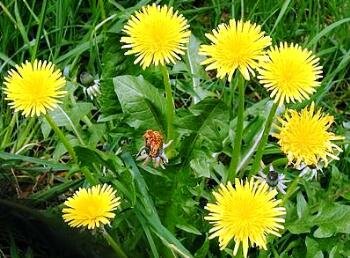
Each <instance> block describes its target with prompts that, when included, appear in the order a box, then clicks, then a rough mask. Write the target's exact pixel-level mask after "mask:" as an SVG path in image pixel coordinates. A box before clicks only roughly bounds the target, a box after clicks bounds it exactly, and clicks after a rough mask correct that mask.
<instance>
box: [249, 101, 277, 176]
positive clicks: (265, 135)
mask: <svg viewBox="0 0 350 258" xmlns="http://www.w3.org/2000/svg"><path fill="white" fill-rule="evenodd" d="M277 107H278V104H277V103H273V105H272V107H271V109H270V113H269V115H268V117H267V121H266V123H265V128H264V132H263V135H262V137H261V140H260V142H259V145H258V148H257V151H256V155H255V159H254V161H253V165H252V168H251V169H250V173H249V175H250V176H253V175H255V174H256V173H257V172H258V171H259V168H260V161H261V158H262V156H263V153H264V149H265V145H266V142H267V138H268V136H269V133H270V130H271V125H272V122H273V118H274V117H275V113H276V110H277Z"/></svg>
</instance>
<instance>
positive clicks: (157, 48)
mask: <svg viewBox="0 0 350 258" xmlns="http://www.w3.org/2000/svg"><path fill="white" fill-rule="evenodd" d="M188 28H189V25H188V23H187V20H186V19H185V18H184V17H183V16H182V15H181V14H178V12H177V11H175V12H174V10H173V8H172V7H168V6H166V5H164V6H162V7H161V6H158V5H156V4H153V5H148V6H145V7H143V8H142V10H141V11H138V12H136V13H135V14H134V15H132V16H131V18H130V19H129V20H128V22H127V24H126V25H125V26H124V28H123V32H125V33H126V34H127V36H125V37H122V38H121V42H122V43H125V45H124V46H123V47H122V48H127V49H129V50H128V51H127V52H126V53H125V54H126V55H132V54H135V55H136V56H137V58H136V60H135V64H137V63H140V64H141V66H142V68H143V69H145V68H146V67H148V66H150V65H151V64H152V63H153V64H155V65H158V64H162V65H164V64H165V63H167V64H168V63H170V62H172V63H174V64H175V62H176V59H178V60H180V55H184V54H185V52H184V50H185V49H186V46H185V45H186V44H187V43H188V41H189V36H190V34H191V32H190V31H189V30H188Z"/></svg>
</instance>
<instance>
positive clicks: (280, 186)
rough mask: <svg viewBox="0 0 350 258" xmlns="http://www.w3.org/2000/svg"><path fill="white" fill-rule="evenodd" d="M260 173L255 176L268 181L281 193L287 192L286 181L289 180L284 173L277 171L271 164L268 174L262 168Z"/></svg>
mask: <svg viewBox="0 0 350 258" xmlns="http://www.w3.org/2000/svg"><path fill="white" fill-rule="evenodd" d="M258 174H259V175H258V176H254V177H255V178H256V179H258V180H260V181H262V182H266V183H267V184H268V185H269V186H270V187H271V188H277V190H278V191H279V192H280V193H282V194H286V191H285V189H286V188H287V186H286V183H288V182H289V180H286V179H285V178H286V177H285V175H284V174H280V173H278V172H276V171H275V170H274V168H273V166H272V165H270V169H269V172H268V173H267V174H265V173H264V172H263V171H262V170H260V171H259V173H258Z"/></svg>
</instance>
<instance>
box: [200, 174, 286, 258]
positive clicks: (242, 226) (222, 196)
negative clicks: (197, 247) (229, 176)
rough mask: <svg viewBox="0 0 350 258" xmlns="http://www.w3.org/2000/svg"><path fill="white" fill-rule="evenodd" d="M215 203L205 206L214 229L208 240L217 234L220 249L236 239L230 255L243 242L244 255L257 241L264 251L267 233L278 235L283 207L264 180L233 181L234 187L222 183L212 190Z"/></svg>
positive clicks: (283, 213) (284, 211)
mask: <svg viewBox="0 0 350 258" xmlns="http://www.w3.org/2000/svg"><path fill="white" fill-rule="evenodd" d="M213 194H214V197H215V199H216V203H209V204H208V205H207V206H206V207H205V208H206V209H207V210H209V212H210V213H209V215H208V216H207V217H205V219H206V220H208V221H209V222H210V223H211V224H213V225H214V226H213V228H212V229H211V230H210V231H209V233H211V235H210V237H209V238H210V239H212V238H215V237H219V244H220V249H224V248H225V247H226V246H227V245H228V243H229V242H230V241H231V239H234V241H235V247H234V251H233V255H236V254H237V252H238V248H239V246H240V244H241V243H242V246H243V254H244V257H247V253H248V247H249V245H251V246H252V245H253V244H256V245H257V246H258V247H261V248H263V249H265V250H266V235H267V234H273V235H276V236H281V235H280V233H279V232H278V231H279V230H281V229H283V228H284V227H283V223H284V215H285V213H286V210H285V208H284V207H280V206H279V204H280V203H281V200H276V199H274V197H275V196H276V195H277V191H276V190H274V189H273V190H269V186H268V185H267V184H266V183H265V182H259V181H255V180H254V178H252V179H251V180H250V182H249V181H246V182H245V183H244V182H242V181H240V180H239V179H236V180H235V187H233V186H232V184H231V183H230V182H229V183H228V184H227V185H226V186H225V185H223V184H221V185H220V188H219V189H218V191H217V192H213Z"/></svg>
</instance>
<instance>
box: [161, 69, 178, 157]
mask: <svg viewBox="0 0 350 258" xmlns="http://www.w3.org/2000/svg"><path fill="white" fill-rule="evenodd" d="M160 70H161V72H162V75H163V82H164V87H165V97H166V116H167V142H169V141H171V140H174V138H175V131H174V125H173V124H174V119H175V106H174V98H173V94H172V90H171V85H170V80H169V73H168V69H167V67H166V66H165V65H161V66H160ZM172 146H173V145H170V146H169V147H168V150H167V152H168V158H171V157H172V156H173V152H174V151H173V147H172Z"/></svg>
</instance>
